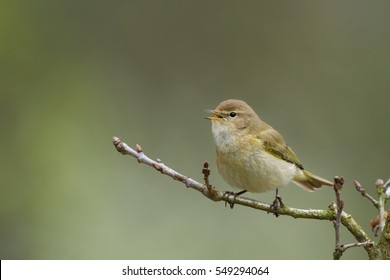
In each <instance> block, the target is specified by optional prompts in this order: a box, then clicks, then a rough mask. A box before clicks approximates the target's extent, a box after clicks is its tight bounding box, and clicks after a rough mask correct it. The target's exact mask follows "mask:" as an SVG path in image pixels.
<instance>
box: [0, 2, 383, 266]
mask: <svg viewBox="0 0 390 280" xmlns="http://www.w3.org/2000/svg"><path fill="white" fill-rule="evenodd" d="M389 12H390V4H389V2H388V1H355V0H354V1H352V0H351V1H309V0H308V1H216V0H215V1H213V0H212V1H180V0H177V1H176V0H175V1H174V0H167V1H150V0H146V1H145V0H133V1H75V0H66V1H65V0H63V1H52V0H50V1H49V0H36V1H1V2H0V131H1V137H0V149H1V151H0V152H1V153H0V258H1V259H331V258H332V252H333V248H334V229H333V226H332V223H331V222H324V221H312V220H302V219H298V220H295V219H292V218H290V217H279V218H278V219H276V218H275V217H274V216H272V215H267V214H266V213H264V212H260V211H255V210H252V209H249V208H245V207H241V206H239V205H237V206H236V207H235V208H234V210H231V209H230V208H229V207H224V204H223V203H214V202H212V201H210V200H208V199H206V198H204V197H203V196H202V195H201V194H199V193H197V192H195V191H193V190H191V189H187V188H185V187H184V186H183V185H182V184H180V183H178V182H175V181H173V180H172V179H170V178H169V177H166V176H162V175H160V174H159V173H157V172H155V171H154V170H152V169H151V168H149V167H146V166H144V165H140V164H138V163H137V162H136V161H135V160H134V159H133V158H131V157H125V156H122V155H120V154H119V153H117V152H116V151H115V149H114V147H113V146H112V143H111V139H112V136H114V135H115V136H119V137H120V138H121V139H122V140H123V141H125V142H126V143H128V144H129V145H130V146H134V145H135V144H136V143H138V144H140V145H141V146H142V147H143V149H144V151H145V153H146V154H147V155H149V156H150V157H152V158H160V159H162V160H163V161H164V163H165V164H167V165H169V166H171V167H174V168H175V169H176V170H177V171H179V172H182V173H183V174H185V175H188V176H190V177H192V178H194V179H197V180H202V174H201V168H202V164H203V162H204V161H209V162H210V165H211V170H212V175H211V182H212V183H213V184H214V185H215V186H218V188H220V189H221V190H231V188H230V187H229V186H227V184H226V183H224V182H223V180H222V179H221V177H220V176H219V175H218V172H217V170H216V166H215V163H214V162H215V156H214V144H213V139H212V136H211V132H210V123H209V122H208V121H207V120H205V119H204V117H205V116H206V115H207V114H206V113H205V112H204V111H203V110H204V109H210V108H211V109H212V108H214V107H215V106H216V105H218V103H219V102H221V101H222V100H225V99H228V98H238V99H243V100H245V101H247V102H248V103H249V104H251V106H252V107H253V108H254V109H255V110H256V111H257V112H258V113H259V114H260V116H261V117H262V118H263V119H264V120H265V121H267V122H268V123H270V124H271V125H272V126H274V127H275V128H276V129H278V130H279V131H280V132H281V133H282V134H283V135H284V136H285V138H286V140H287V142H288V143H289V145H290V146H292V147H293V149H294V150H295V152H296V153H297V155H298V156H299V158H300V160H301V161H302V162H303V164H304V166H305V167H306V168H307V169H309V170H311V171H312V172H314V173H317V174H318V175H321V176H323V177H325V178H328V179H332V178H333V176H335V175H342V176H344V177H345V180H346V186H345V188H344V190H343V192H342V197H343V199H344V201H345V211H347V212H348V213H351V214H352V215H353V216H354V217H355V219H356V220H357V221H358V222H359V223H360V224H361V225H362V226H363V228H364V229H365V230H366V231H367V232H368V233H369V234H371V230H370V226H369V220H370V218H373V217H375V216H376V212H375V209H374V208H373V207H372V205H370V203H369V202H368V201H366V200H365V199H363V198H362V197H361V196H360V194H358V193H357V192H356V191H355V190H354V188H353V184H352V182H353V180H354V179H356V180H359V181H360V182H361V183H362V184H363V186H364V187H366V188H367V190H368V191H369V192H371V193H372V194H373V195H374V194H375V189H374V183H375V181H376V179H378V178H383V179H387V178H388V177H389V176H390V169H389V154H390V153H389V145H388V143H389V136H390V133H389V123H388V120H389V102H390V93H389V87H390V76H389V75H390V54H389V50H390V17H389ZM282 194H283V198H284V201H285V203H286V204H287V205H289V206H292V207H299V208H313V209H316V208H317V209H325V208H326V207H327V206H328V204H329V203H330V202H332V201H334V199H335V198H334V194H333V191H332V190H331V189H322V190H319V191H317V192H314V193H307V192H305V191H303V190H301V189H300V188H298V187H296V186H295V185H291V186H288V187H287V188H285V189H283V191H282ZM273 195H274V194H273V193H266V194H249V195H248V196H249V197H252V198H256V199H259V200H261V201H265V202H271V201H272V199H273ZM342 242H343V243H349V242H354V239H353V238H352V237H351V235H350V234H349V233H348V232H347V231H345V230H344V229H343V231H342ZM344 258H346V259H366V258H367V256H366V254H365V252H364V250H363V249H360V248H354V249H350V250H349V251H347V252H346V253H345V255H344Z"/></svg>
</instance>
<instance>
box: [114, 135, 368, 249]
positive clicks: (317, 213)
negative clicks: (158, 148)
mask: <svg viewBox="0 0 390 280" xmlns="http://www.w3.org/2000/svg"><path fill="white" fill-rule="evenodd" d="M113 144H114V146H115V148H116V149H117V151H118V152H120V153H121V154H123V155H131V156H133V157H135V158H136V159H137V161H138V162H139V163H143V164H146V165H149V166H151V167H153V168H154V169H155V170H157V171H159V172H160V173H162V174H164V175H167V176H169V177H171V178H173V179H174V180H177V181H180V182H182V183H183V184H184V185H186V186H187V187H188V188H192V189H194V190H197V191H199V192H200V193H202V194H203V195H204V196H205V197H207V198H209V199H211V200H213V201H225V202H227V203H229V204H239V205H242V206H246V207H250V208H254V209H257V210H261V211H265V212H267V213H269V212H271V213H274V214H275V211H277V214H278V215H282V216H283V215H284V216H290V217H293V218H301V219H315V220H328V221H334V220H336V221H338V222H339V224H340V223H341V224H343V225H344V226H345V227H346V228H347V229H348V231H349V232H350V233H351V234H352V235H353V236H354V237H355V239H356V240H357V243H365V242H372V241H371V240H370V239H369V237H368V235H367V234H366V233H365V232H364V230H363V229H362V228H361V227H360V225H359V224H357V223H356V221H355V220H354V219H353V218H352V216H351V215H349V214H347V213H346V212H344V211H342V201H341V199H339V200H340V201H339V202H338V203H337V205H334V203H331V204H330V205H329V207H328V209H326V210H317V209H298V208H293V207H287V206H285V205H281V207H279V208H278V209H277V210H275V209H273V208H272V207H271V205H270V204H267V203H263V202H260V201H257V200H254V199H250V198H245V197H241V196H238V197H237V196H235V195H232V194H229V193H225V194H224V193H222V192H221V191H219V190H218V189H217V188H215V187H213V186H212V185H211V184H210V182H209V176H210V170H209V169H208V164H207V163H205V164H204V165H203V169H202V173H203V175H204V181H205V184H202V183H199V182H197V181H195V180H193V179H191V178H190V177H188V176H185V175H182V174H180V173H179V172H177V171H175V170H173V169H172V168H170V167H168V166H166V165H165V164H163V163H162V162H161V160H156V161H155V160H152V159H151V158H149V157H148V156H146V155H145V154H144V152H143V150H142V148H141V146H140V145H136V150H134V149H132V148H130V147H129V146H128V145H127V144H126V143H124V142H122V141H121V140H120V139H119V138H118V137H113ZM337 178H338V177H337ZM338 179H340V178H338ZM337 240H338V241H337V243H338V244H339V243H340V241H339V237H338V239H337ZM364 248H365V249H366V251H367V252H368V253H369V255H370V250H371V248H370V247H369V246H364Z"/></svg>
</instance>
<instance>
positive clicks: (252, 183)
mask: <svg viewBox="0 0 390 280" xmlns="http://www.w3.org/2000/svg"><path fill="white" fill-rule="evenodd" d="M207 111H208V112H209V113H211V114H212V115H213V116H212V117H207V118H206V119H209V120H211V121H212V123H211V128H212V134H213V137H214V140H215V145H216V152H217V166H218V171H219V173H220V174H221V176H222V177H223V178H224V179H225V181H226V182H227V183H228V184H229V185H231V186H233V187H236V188H238V189H241V190H242V191H240V192H238V193H236V195H240V194H242V193H244V192H246V191H249V192H254V193H261V192H266V191H269V190H276V194H277V197H278V189H279V188H281V187H284V186H286V185H287V184H288V183H289V182H290V181H292V182H294V183H295V184H297V185H298V186H300V187H301V188H303V189H305V190H307V191H314V190H315V189H318V188H321V187H322V186H323V185H326V186H333V184H332V183H331V182H329V181H328V180H325V179H323V178H321V177H319V176H316V175H314V174H312V173H310V172H309V171H307V170H305V169H304V168H303V165H302V164H301V162H300V161H299V159H298V158H297V156H296V155H295V153H294V152H293V150H292V149H291V148H290V147H289V146H288V145H287V144H286V142H285V141H284V139H283V137H282V135H281V134H280V133H279V132H277V131H276V130H275V129H273V128H272V127H271V126H270V125H268V124H267V123H265V122H263V121H262V120H261V119H260V118H259V116H258V115H257V114H256V113H255V111H253V109H252V108H251V107H250V106H249V105H248V104H247V103H245V102H244V101H242V100H236V99H229V100H226V101H223V102H222V103H221V104H219V105H218V106H217V108H216V109H215V110H207Z"/></svg>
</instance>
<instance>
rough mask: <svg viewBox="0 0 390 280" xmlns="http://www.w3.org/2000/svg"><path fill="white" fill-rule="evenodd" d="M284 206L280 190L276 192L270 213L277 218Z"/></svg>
mask: <svg viewBox="0 0 390 280" xmlns="http://www.w3.org/2000/svg"><path fill="white" fill-rule="evenodd" d="M283 206H284V204H283V200H282V197H281V196H280V195H279V193H278V190H276V195H275V200H274V201H273V202H272V204H271V206H270V211H272V212H273V213H274V215H275V216H276V217H279V213H278V211H279V208H280V207H283Z"/></svg>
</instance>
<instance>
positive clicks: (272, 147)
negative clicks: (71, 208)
mask: <svg viewBox="0 0 390 280" xmlns="http://www.w3.org/2000/svg"><path fill="white" fill-rule="evenodd" d="M257 138H259V139H260V140H262V141H263V147H264V150H266V151H267V152H269V153H271V154H272V155H274V156H275V157H277V158H280V159H283V160H285V161H287V162H290V163H293V164H295V165H296V166H297V167H299V168H300V169H303V166H302V164H301V163H300V161H299V159H298V157H297V156H296V155H295V153H294V152H293V150H291V148H290V147H289V146H288V145H287V144H286V142H285V141H284V139H283V137H282V135H280V133H279V132H277V131H276V130H274V129H267V130H265V131H262V132H261V133H260V135H258V136H257Z"/></svg>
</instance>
